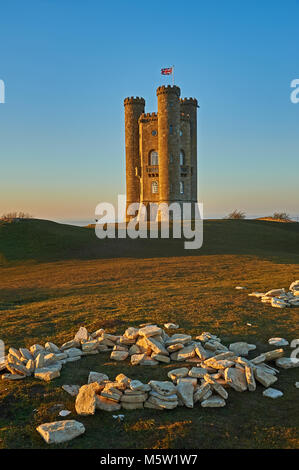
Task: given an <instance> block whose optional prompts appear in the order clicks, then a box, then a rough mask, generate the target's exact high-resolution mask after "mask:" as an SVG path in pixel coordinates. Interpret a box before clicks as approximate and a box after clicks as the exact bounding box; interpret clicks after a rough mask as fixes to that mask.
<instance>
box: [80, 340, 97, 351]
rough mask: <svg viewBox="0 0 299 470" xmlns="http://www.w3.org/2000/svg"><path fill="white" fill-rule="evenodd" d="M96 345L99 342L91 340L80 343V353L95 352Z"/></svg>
mask: <svg viewBox="0 0 299 470" xmlns="http://www.w3.org/2000/svg"><path fill="white" fill-rule="evenodd" d="M98 345H99V342H98V341H97V340H96V339H93V340H92V341H86V342H85V343H82V351H84V352H90V351H95V350H96V349H97V347H98Z"/></svg>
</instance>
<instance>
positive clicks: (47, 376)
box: [34, 367, 60, 382]
mask: <svg viewBox="0 0 299 470" xmlns="http://www.w3.org/2000/svg"><path fill="white" fill-rule="evenodd" d="M34 377H35V378H37V379H40V380H45V381H46V382H50V381H51V380H53V379H56V378H57V377H60V371H59V370H58V369H52V368H50V367H43V368H41V369H35V372H34Z"/></svg>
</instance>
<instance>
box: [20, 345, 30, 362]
mask: <svg viewBox="0 0 299 470" xmlns="http://www.w3.org/2000/svg"><path fill="white" fill-rule="evenodd" d="M20 353H21V355H22V356H23V358H24V359H27V361H32V360H33V356H32V354H31V352H30V351H29V349H27V348H20Z"/></svg>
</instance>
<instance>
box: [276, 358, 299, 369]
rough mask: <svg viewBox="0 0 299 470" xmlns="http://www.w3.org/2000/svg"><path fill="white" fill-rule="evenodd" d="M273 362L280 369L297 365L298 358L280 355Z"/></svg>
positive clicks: (298, 364)
mask: <svg viewBox="0 0 299 470" xmlns="http://www.w3.org/2000/svg"><path fill="white" fill-rule="evenodd" d="M275 364H276V366H277V367H280V368H281V369H293V368H295V367H299V359H298V358H295V357H281V358H279V359H277V360H276V361H275Z"/></svg>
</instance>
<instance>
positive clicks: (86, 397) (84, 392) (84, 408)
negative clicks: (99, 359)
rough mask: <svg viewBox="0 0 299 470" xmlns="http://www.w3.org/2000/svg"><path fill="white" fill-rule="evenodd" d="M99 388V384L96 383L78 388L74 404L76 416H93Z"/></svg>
mask: <svg viewBox="0 0 299 470" xmlns="http://www.w3.org/2000/svg"><path fill="white" fill-rule="evenodd" d="M99 387H100V386H99V384H98V383H96V382H94V383H91V384H88V385H83V386H82V387H80V389H79V393H78V395H77V398H76V403H75V408H76V412H77V413H78V415H82V416H88V415H94V414H95V410H96V392H97V391H98V390H99Z"/></svg>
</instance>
